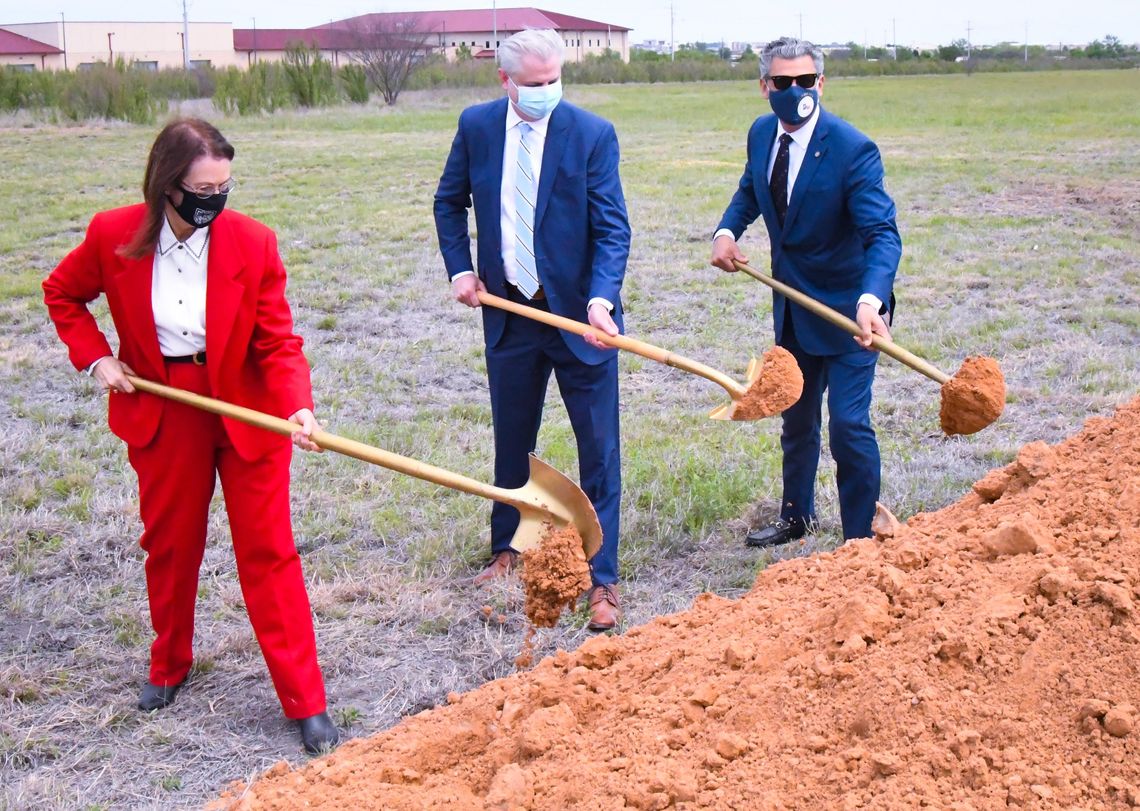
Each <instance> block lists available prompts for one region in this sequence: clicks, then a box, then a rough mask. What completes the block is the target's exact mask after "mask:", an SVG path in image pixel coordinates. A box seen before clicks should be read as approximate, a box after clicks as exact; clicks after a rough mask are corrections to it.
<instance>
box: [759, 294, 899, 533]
mask: <svg viewBox="0 0 1140 811" xmlns="http://www.w3.org/2000/svg"><path fill="white" fill-rule="evenodd" d="M780 344H781V345H782V346H783V347H784V348H785V349H787V350H788V351H789V352H791V353H792V354H793V355H794V356H795V358H796V363H798V364H799V367H800V370H801V371H802V372H803V375H804V391H803V395H802V396H801V397H800V399H799V402H797V403H796V404H795V405H793V406H792V407H791V408H789V409H788V410H787V411H785V412H784V426H783V431H782V433H781V435H780V446H781V448H782V449H783V452H784V470H783V472H784V501H783V504H782V505H781V508H780V517H782V518H783V519H784V520H790V519H798V520H802V521H805V522H811V521H814V520H815V477H816V471H817V469H818V467H819V451H820V444H821V443H820V425H821V416H820V414H821V409H822V404H823V393H824V391H825V390H826V391H827V410H828V423H827V427H828V433H829V435H830V447H831V455H832V457H833V458H834V459H835V478H836V484H837V486H838V489H839V514H840V516H841V518H842V521H843V537H844V538H866V537H870V535H871V519H872V518H873V517H874V515H875V502H876V501H877V500H878V498H879V483H880V472H879V443H878V441H877V440H876V439H875V429H874V428H872V427H871V385H872V383H873V382H874V380H875V364H876V362H877V361H878V356H879V353H878V352H867V351H864V350H860V351H858V352H849V353H845V354H842V355H810V354H808V353H807V352H805V351H804V350H803V348H802V347H801V346H800V344H799V341H798V340H797V339H796V335H795V330H794V329H793V328H792V319H791V318H787V317H785V319H784V333H783V335H782V336H781V340H780Z"/></svg>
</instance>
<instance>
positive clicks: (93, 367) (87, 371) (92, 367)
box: [83, 355, 111, 375]
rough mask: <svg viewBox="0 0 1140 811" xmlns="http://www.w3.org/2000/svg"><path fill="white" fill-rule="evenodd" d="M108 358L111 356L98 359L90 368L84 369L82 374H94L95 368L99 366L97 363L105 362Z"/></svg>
mask: <svg viewBox="0 0 1140 811" xmlns="http://www.w3.org/2000/svg"><path fill="white" fill-rule="evenodd" d="M109 357H111V356H110V355H104V356H103V357H101V358H99V360H97V361H95V362H94V363H92V364H91V365H90V366H88V367H87V368H86V369H84V370H83V374H85V375H93V374H95V367H96V366H98V365H99V361H103V360H106V359H107V358H109Z"/></svg>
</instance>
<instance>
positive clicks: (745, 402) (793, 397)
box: [730, 346, 804, 420]
mask: <svg viewBox="0 0 1140 811" xmlns="http://www.w3.org/2000/svg"><path fill="white" fill-rule="evenodd" d="M803 390H804V376H803V372H801V371H800V367H799V365H798V364H797V363H796V359H795V357H793V356H792V353H791V352H789V351H788V350H786V349H784V347H782V346H773V347H772V348H771V349H769V350H768V351H767V352H765V353H764V356H763V358H762V359H761V364H760V373H759V374H757V375H756V377H755V378H754V379H753V380H752V381H751V382H750V383H749V384H748V390H747V391H745V392H744V395H743V396H742V397H741V398H740V399H739V400H737V401H736V402H735V403H733V406H732V411H731V413H730V416H731V417H732V419H734V420H762V419H764V418H765V417H771V416H773V415H775V414H779V413H781V412H783V411H785V410H787V409H788V408H790V407H791V406H793V405H795V403H796V401H797V400H799V399H800V395H801V394H803Z"/></svg>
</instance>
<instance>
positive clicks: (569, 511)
mask: <svg viewBox="0 0 1140 811" xmlns="http://www.w3.org/2000/svg"><path fill="white" fill-rule="evenodd" d="M127 379H128V380H130V381H131V385H133V386H134V387H135V388H136V389H138V390H139V391H144V392H147V393H148V394H154V395H157V396H159V397H165V398H167V399H169V400H174V401H176V402H179V403H183V404H184V405H189V406H193V407H194V408H200V409H202V410H203V411H209V412H210V413H212V414H218V415H220V416H222V417H229V418H230V419H235V420H239V421H240V422H244V423H247V424H249V425H254V426H257V427H258V428H264V429H265V430H267V431H272V432H273V433H275V434H283V435H284V436H290V435H291V434H293V433H295V432H296V431H297V424H296V423H293V422H289V421H288V420H283V419H281V418H280V417H273V416H270V415H269V414H263V413H262V412H260V411H255V410H253V409H251V408H245V407H243V406H238V405H234V404H232V403H227V402H224V401H222V400H215V399H213V398H211V397H203V396H202V395H200V394H194V393H193V392H189V391H185V390H183V389H177V388H174V387H172V386H165V385H163V384H161V383H155V382H153V381H150V380H143V379H142V378H139V377H135V376H134V375H128V377H127ZM311 439H312V441H313V442H314V443H315V444H316V445H318V446H320V447H321V448H324V449H326V450H330V451H336V452H337V453H341V454H344V455H345V456H351V457H353V458H354V459H360V460H361V461H364V462H371V463H372V464H374V465H379V466H380V467H386V468H388V469H389V470H394V471H396V472H397V473H403V474H405V475H407V476H412V477H414V478H417V479H423V480H424V481H428V482H433V483H434V484H438V485H442V486H443V487H449V488H451V489H452V490H460V491H462V492H464V493H470V494H471V495H475V496H482V497H483V498H487V499H491V500H493V501H499V502H502V503H503V504H509V505H510V506H512V507H514V508H515V509H517V510H518V511H519V514H520V516H521V518H520V520H519V528H518V530H516V532H515V535H514V538H513V539H512V540H511V546H512V547H513V548H514V549H515V550H516V551H518V552H526V551H529V550H531V549H536V548H538V547H539V545H540V544H541V543H542V541H543V540H544V539H546V537H547V536H550V535H552V534H555V533H557V532H559V531H561V530H563V529H566V528H572V529H573V530H574V531H575V532H576V533H577V534H578V535H579V536H580V537H581V542H582V548H583V550H584V551H585V553H586V558H587V559H589V558H591V557H593V556H594V554H595V553H596V552H597V551H598V550H599V549H600V548H601V546H602V527H601V525H600V524H599V523H598V516H597V514H596V513H595V512H594V506H593V505H592V504H591V503H590V500H589V498H587V497H586V494H585V493H583V492H582V490H581V488H580V487H578V485H576V484H574V482H572V481H570V479H568V478H566V477H565V476H563V475H562V474H561V473H559V472H558V471H557V470H555V469H554V468H552V467H551V466H550V465H548V464H546V463H545V462H543V461H542V460H541V459H539V458H538V457H537V456H535V455H534V454H531V456H530V478H529V479H527V482H526V484H524V485H523V486H522V487H516V488H504V487H494V486H493V485H489V484H484V483H483V482H480V481H476V480H475V479H469V478H467V477H466V476H461V475H459V474H458V473H452V472H451V471H450V470H445V469H443V468H439V467H435V466H433V465H429V464H427V463H426V462H421V461H419V460H418V459H411V458H409V457H407V456H400V455H399V454H395V453H392V452H390V451H385V450H382V449H380V448H375V447H373V446H371V445H366V444H364V443H363V442H357V441H356V440H354V439H347V438H345V437H341V436H337V435H336V434H331V433H329V432H328V431H323V430H321V429H317V430H316V431H314V432H313V435H312V437H311Z"/></svg>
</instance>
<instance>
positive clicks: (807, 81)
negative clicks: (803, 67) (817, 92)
mask: <svg viewBox="0 0 1140 811" xmlns="http://www.w3.org/2000/svg"><path fill="white" fill-rule="evenodd" d="M818 78H819V74H818V73H801V74H800V75H799V76H769V77H768V81H770V82H771V83H772V85H773V86H774V87H775V88H776V89H777V90H787V89H788V88H789V87H791V86H792V82H795V83H796V84H798V85H799V86H800V87H802V88H803V89H804V90H807V89H808V88H809V87H815V81H816V79H818Z"/></svg>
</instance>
